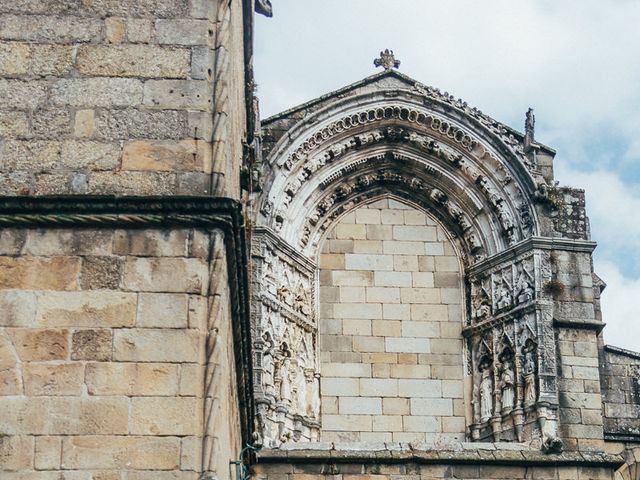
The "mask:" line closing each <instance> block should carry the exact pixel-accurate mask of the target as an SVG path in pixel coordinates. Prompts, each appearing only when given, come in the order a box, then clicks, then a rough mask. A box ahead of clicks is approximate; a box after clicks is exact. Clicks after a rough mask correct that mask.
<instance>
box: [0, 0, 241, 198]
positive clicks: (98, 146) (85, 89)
mask: <svg viewBox="0 0 640 480" xmlns="http://www.w3.org/2000/svg"><path fill="white" fill-rule="evenodd" d="M243 44H244V40H243V12H242V2H226V1H220V0H215V1H207V0H191V1H189V0H177V1H174V0H123V1H111V0H108V1H99V2H92V1H77V0H54V1H46V2H44V1H43V2H41V1H21V2H1V3H0V191H2V192H3V194H9V195H25V194H30V195H33V194H35V195H43V194H62V193H69V194H126V195H148V194H162V195H172V194H185V195H195V194H215V195H224V196H230V197H236V198H237V197H238V195H239V171H240V166H241V163H242V138H243V137H244V136H245V130H246V127H245V124H246V115H245V111H246V109H245V103H244V95H245V89H244V85H245V80H244V64H245V63H244V60H245V59H244V53H243Z"/></svg>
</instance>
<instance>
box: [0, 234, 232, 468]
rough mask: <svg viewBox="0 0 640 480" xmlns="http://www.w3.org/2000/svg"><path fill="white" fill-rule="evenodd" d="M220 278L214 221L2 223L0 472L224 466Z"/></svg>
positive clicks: (224, 295)
mask: <svg viewBox="0 0 640 480" xmlns="http://www.w3.org/2000/svg"><path fill="white" fill-rule="evenodd" d="M210 259H211V260H210ZM226 282H227V278H226V263H225V260H224V248H223V246H222V234H221V233H220V232H217V231H214V232H213V233H208V232H205V231H201V230H196V229H186V228H185V229H173V230H153V229H146V230H114V229H74V230H71V229H58V230H52V229H5V230H2V231H1V232H0V365H1V371H0V410H1V411H2V412H3V414H2V419H3V420H2V423H1V425H0V452H1V453H0V470H2V471H3V472H4V473H3V474H2V478H3V479H4V478H6V479H18V478H20V479H26V478H29V479H43V480H44V479H47V480H48V479H54V478H55V479H58V478H62V477H59V475H60V473H59V472H60V471H61V470H64V471H65V472H66V473H65V474H64V478H83V479H84V478H94V479H97V478H101V479H105V480H106V479H109V480H112V479H113V480H116V479H117V480H120V479H123V478H128V479H136V480H146V479H149V480H150V479H157V478H172V479H181V480H186V479H195V478H197V477H198V473H197V472H201V471H203V470H204V471H213V472H216V473H217V475H218V478H225V479H226V478H229V467H228V461H229V460H230V459H231V458H236V457H237V455H238V451H237V450H238V448H239V446H240V443H241V442H240V433H239V429H240V420H239V412H238V400H237V396H236V394H235V387H234V385H235V382H234V381H233V379H234V378H235V370H234V365H235V361H234V356H233V348H232V340H231V339H232V334H231V320H230V314H229V302H230V299H229V293H228V289H227V287H226ZM210 293H212V295H210ZM12 471H13V472H16V473H9V472H12ZM159 471H167V472H172V473H171V474H169V473H166V474H163V473H162V472H159ZM127 472H128V473H127ZM74 475H75V476H74ZM90 475H93V476H90ZM127 475H128V476H127ZM164 475H167V476H164Z"/></svg>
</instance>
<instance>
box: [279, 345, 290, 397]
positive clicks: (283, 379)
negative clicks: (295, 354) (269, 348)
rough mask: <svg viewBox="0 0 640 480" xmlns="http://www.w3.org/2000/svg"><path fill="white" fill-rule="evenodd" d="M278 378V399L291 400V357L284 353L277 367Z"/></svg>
mask: <svg viewBox="0 0 640 480" xmlns="http://www.w3.org/2000/svg"><path fill="white" fill-rule="evenodd" d="M278 376H279V380H280V400H281V401H282V402H283V403H290V402H291V358H290V357H289V356H288V355H285V356H284V357H283V359H282V363H281V364H280V368H279V369H278Z"/></svg>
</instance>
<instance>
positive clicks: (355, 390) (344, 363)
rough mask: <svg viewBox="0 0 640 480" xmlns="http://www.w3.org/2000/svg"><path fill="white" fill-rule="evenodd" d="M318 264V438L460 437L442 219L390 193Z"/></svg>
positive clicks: (341, 231) (331, 239)
mask: <svg viewBox="0 0 640 480" xmlns="http://www.w3.org/2000/svg"><path fill="white" fill-rule="evenodd" d="M320 268H321V274H320V278H321V287H320V296H321V312H322V316H321V319H320V322H319V330H320V357H321V361H322V363H321V374H322V378H321V395H322V406H323V416H322V440H324V441H436V440H445V441H446V440H462V439H464V436H465V427H466V419H465V412H464V411H463V409H461V408H460V405H461V403H460V402H459V400H460V399H461V398H462V397H463V392H464V388H463V367H462V365H463V347H462V341H461V329H462V321H463V319H462V314H461V312H462V310H461V305H462V283H461V278H460V264H459V259H458V257H457V256H456V254H455V251H454V249H453V246H452V244H451V243H450V242H449V240H448V237H447V235H446V233H445V232H444V231H443V229H442V227H441V226H439V225H438V224H437V223H436V222H435V221H434V220H433V219H432V218H431V217H429V216H428V215H426V214H424V213H423V212H421V211H418V210H415V209H413V208H412V207H409V206H407V205H405V204H403V203H400V202H397V201H395V200H387V199H383V200H380V201H377V202H375V203H372V204H369V205H365V206H362V207H360V208H358V209H356V210H355V211H354V212H352V213H350V214H347V215H345V216H344V217H343V218H342V219H341V220H340V221H339V222H338V223H337V224H336V226H335V227H334V228H333V229H332V230H331V231H330V233H329V235H328V237H327V239H326V240H325V243H324V245H323V250H322V254H321V255H320ZM455 400H458V402H455Z"/></svg>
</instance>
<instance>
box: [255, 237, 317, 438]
mask: <svg viewBox="0 0 640 480" xmlns="http://www.w3.org/2000/svg"><path fill="white" fill-rule="evenodd" d="M251 256H252V267H253V271H252V279H251V281H252V299H251V300H252V311H251V322H252V328H251V330H252V344H253V357H254V358H253V371H254V379H253V382H254V394H255V403H256V410H257V412H256V426H255V434H254V436H255V437H256V438H255V440H256V443H258V444H262V445H263V446H265V447H268V448H274V447H278V446H280V445H281V444H283V443H285V442H288V441H317V440H318V439H319V435H320V423H319V418H320V388H319V377H320V375H319V372H318V359H317V358H316V351H317V349H316V342H317V331H318V328H317V314H316V307H315V292H314V289H315V283H316V282H315V275H316V266H315V265H313V264H312V263H311V262H310V261H309V259H307V258H306V257H303V256H302V255H300V254H299V253H297V252H296V251H295V250H293V249H292V248H291V247H290V246H288V245H287V244H286V243H285V242H283V241H282V240H281V239H279V238H278V237H277V236H276V235H275V234H273V233H272V232H271V231H270V230H268V229H257V230H256V231H255V234H254V236H253V238H252V245H251Z"/></svg>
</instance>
